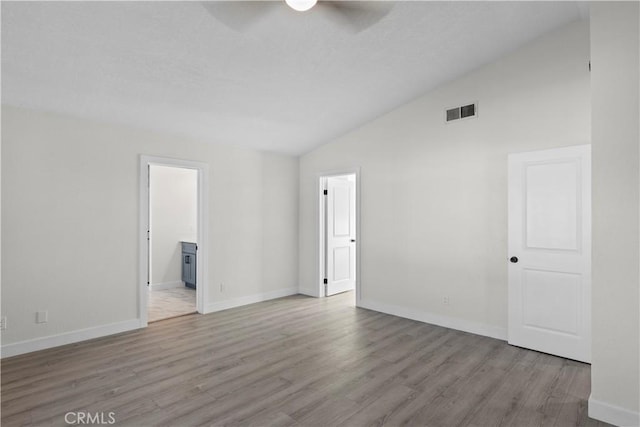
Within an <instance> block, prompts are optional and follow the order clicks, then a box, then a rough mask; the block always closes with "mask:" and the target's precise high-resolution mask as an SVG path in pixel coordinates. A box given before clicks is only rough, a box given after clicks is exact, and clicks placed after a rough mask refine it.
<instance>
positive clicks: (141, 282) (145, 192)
mask: <svg viewBox="0 0 640 427" xmlns="http://www.w3.org/2000/svg"><path fill="white" fill-rule="evenodd" d="M149 165H158V166H172V167H178V168H185V169H195V170H197V171H198V239H197V242H198V251H197V253H196V262H197V265H198V269H197V272H196V274H197V279H196V281H197V284H198V286H197V288H196V310H197V311H198V313H205V301H208V291H209V290H208V287H207V286H206V284H207V283H209V282H208V279H209V263H208V262H207V260H208V245H209V228H208V219H209V165H208V164H206V163H200V162H194V161H191V160H181V159H171V158H167V157H156V156H147V155H144V154H141V155H140V170H139V173H140V179H139V197H140V199H139V211H140V217H139V222H138V230H139V233H138V235H139V237H138V318H139V320H140V325H141V327H146V326H147V289H148V287H147V262H148V259H149V256H148V255H149V254H148V252H149V250H148V247H147V230H148V221H149V174H148V173H147V171H148V166H149Z"/></svg>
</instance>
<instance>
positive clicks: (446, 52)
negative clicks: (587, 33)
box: [2, 1, 583, 155]
mask: <svg viewBox="0 0 640 427" xmlns="http://www.w3.org/2000/svg"><path fill="white" fill-rule="evenodd" d="M277 6H278V7H275V9H274V10H273V11H272V12H271V13H269V14H265V15H264V16H263V17H262V19H260V20H259V21H258V22H256V23H255V25H252V26H251V27H249V28H246V29H244V30H243V31H237V30H234V29H232V28H229V27H228V26H226V25H224V24H222V23H221V22H220V21H218V20H217V19H215V18H214V17H213V16H212V15H211V14H210V13H209V12H208V11H207V9H205V7H203V5H202V4H201V3H199V2H20V3H19V2H16V3H13V2H5V1H3V2H2V102H3V103H4V104H9V105H16V106H22V107H27V108H36V109H45V110H51V111H56V112H62V113H68V114H72V115H76V116H81V117H88V118H94V119H99V120H104V121H108V122H116V123H125V124H130V125H134V126H138V127H142V128H148V129H154V130H157V131H162V132H170V133H174V134H179V135H186V136H190V137H194V138H197V139H202V140H205V141H211V142H216V143H227V144H237V145H241V146H247V147H252V148H256V149H260V150H268V151H276V152H281V153H289V154H296V155H297V154H301V153H305V152H307V151H309V150H311V149H313V148H315V147H317V146H319V145H321V144H323V143H326V142H328V141H330V140H331V139H333V138H335V137H336V136H338V135H340V134H343V133H344V132H346V131H348V130H350V129H353V128H355V127H357V126H358V125H360V124H362V123H365V122H367V121H369V120H371V119H373V118H375V117H377V116H379V115H381V114H382V113H384V112H386V111H389V110H391V109H393V108H394V107H396V106H398V105H401V104H403V103H405V102H407V101H409V100H411V99H413V98H415V97H417V96H418V95H420V94H422V93H425V92H427V91H429V90H431V89H433V88H434V87H436V86H438V85H440V84H442V83H443V82H446V81H449V80H451V79H454V78H456V77H458V76H460V75H462V74H464V73H467V72H469V71H470V70H472V69H474V68H477V67H479V66H480V65H482V64H485V63H487V62H490V61H492V60H494V59H496V58H498V57H500V56H502V55H504V54H505V53H507V52H509V51H512V50H514V49H516V48H517V47H519V46H521V45H522V44H524V43H526V42H528V41H530V40H532V39H534V38H536V37H537V36H539V35H541V34H543V33H545V32H548V31H550V30H552V29H554V28H557V27H559V26H561V25H563V24H565V23H568V22H570V21H574V20H577V19H581V10H583V9H581V8H582V7H583V6H582V5H581V4H579V3H576V2H399V3H397V4H396V5H395V6H394V7H393V9H392V10H391V12H390V13H389V14H388V15H387V16H385V17H384V18H383V19H382V20H380V21H379V22H378V23H377V24H375V25H374V26H372V27H370V28H368V29H366V30H364V31H361V32H358V33H356V32H353V31H351V30H350V29H349V28H348V27H346V26H345V25H344V23H342V22H338V21H336V20H335V19H331V18H330V16H329V15H327V14H325V13H323V12H322V8H318V9H312V10H311V11H310V12H306V13H297V12H293V11H292V10H290V9H289V8H287V7H286V6H285V5H284V3H282V4H279V5H277ZM445 107H446V106H443V108H445Z"/></svg>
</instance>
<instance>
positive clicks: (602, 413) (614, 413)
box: [589, 396, 640, 427]
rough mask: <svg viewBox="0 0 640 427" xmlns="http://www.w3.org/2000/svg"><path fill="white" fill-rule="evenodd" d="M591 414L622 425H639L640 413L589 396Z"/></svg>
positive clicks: (631, 426) (624, 426)
mask: <svg viewBox="0 0 640 427" xmlns="http://www.w3.org/2000/svg"><path fill="white" fill-rule="evenodd" d="M589 416H590V417H591V418H595V419H596V420H600V421H604V422H605V423H609V424H613V425H616V426H621V427H638V426H639V425H640V413H638V412H633V411H630V410H628V409H624V408H621V407H619V406H615V405H611V404H609V403H605V402H601V401H599V400H596V399H594V398H593V397H591V396H589Z"/></svg>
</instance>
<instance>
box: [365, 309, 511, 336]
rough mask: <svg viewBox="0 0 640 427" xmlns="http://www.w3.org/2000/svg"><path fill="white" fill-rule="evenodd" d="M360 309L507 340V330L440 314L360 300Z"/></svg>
mask: <svg viewBox="0 0 640 427" xmlns="http://www.w3.org/2000/svg"><path fill="white" fill-rule="evenodd" d="M356 305H357V306H358V307H360V308H367V309H369V310H374V311H379V312H381V313H386V314H391V315H393V316H398V317H404V318H406V319H411V320H417V321H419V322H424V323H429V324H431V325H438V326H443V327H445V328H450V329H456V330H458V331H464V332H469V333H472V334H476V335H482V336H485V337H491V338H496V339H499V340H504V341H506V340H507V328H501V327H498V326H491V325H486V324H483V323H477V322H472V321H469V320H463V319H458V318H455V317H449V316H443V315H441V314H435V313H429V312H427V311H422V310H416V309H412V308H406V307H400V306H397V305H391V304H385V303H381V302H377V301H371V300H364V299H361V300H360V301H359V303H357V304H356Z"/></svg>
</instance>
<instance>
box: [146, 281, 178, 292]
mask: <svg viewBox="0 0 640 427" xmlns="http://www.w3.org/2000/svg"><path fill="white" fill-rule="evenodd" d="M182 287H184V282H182V281H180V280H179V281H177V282H163V283H152V284H150V285H149V290H150V291H162V290H164V289H173V288H182Z"/></svg>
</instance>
